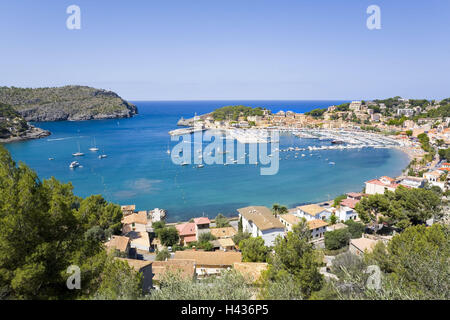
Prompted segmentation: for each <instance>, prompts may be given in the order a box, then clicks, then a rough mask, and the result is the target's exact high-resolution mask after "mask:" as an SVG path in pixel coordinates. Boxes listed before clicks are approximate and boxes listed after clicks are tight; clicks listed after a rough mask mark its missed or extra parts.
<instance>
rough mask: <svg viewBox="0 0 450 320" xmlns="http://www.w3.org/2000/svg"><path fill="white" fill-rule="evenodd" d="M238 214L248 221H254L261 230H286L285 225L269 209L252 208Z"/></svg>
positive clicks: (246, 208)
mask: <svg viewBox="0 0 450 320" xmlns="http://www.w3.org/2000/svg"><path fill="white" fill-rule="evenodd" d="M238 212H239V213H240V214H241V215H242V216H243V217H244V218H245V219H247V220H249V221H250V220H251V221H253V223H254V224H255V225H256V226H257V227H258V229H259V230H262V231H264V230H270V229H284V226H283V224H282V223H281V222H280V220H278V219H277V218H275V217H274V215H273V214H272V211H270V209H269V208H267V207H262V206H254V207H253V206H252V207H245V208H241V209H238Z"/></svg>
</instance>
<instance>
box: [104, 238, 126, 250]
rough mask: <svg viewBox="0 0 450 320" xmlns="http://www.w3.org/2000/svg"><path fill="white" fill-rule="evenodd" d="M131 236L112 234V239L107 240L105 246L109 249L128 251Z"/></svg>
mask: <svg viewBox="0 0 450 320" xmlns="http://www.w3.org/2000/svg"><path fill="white" fill-rule="evenodd" d="M129 243H130V238H128V237H124V236H112V237H111V240H109V241H108V242H105V246H106V248H108V249H112V248H116V249H117V250H119V251H121V252H125V251H127V248H128V244H129Z"/></svg>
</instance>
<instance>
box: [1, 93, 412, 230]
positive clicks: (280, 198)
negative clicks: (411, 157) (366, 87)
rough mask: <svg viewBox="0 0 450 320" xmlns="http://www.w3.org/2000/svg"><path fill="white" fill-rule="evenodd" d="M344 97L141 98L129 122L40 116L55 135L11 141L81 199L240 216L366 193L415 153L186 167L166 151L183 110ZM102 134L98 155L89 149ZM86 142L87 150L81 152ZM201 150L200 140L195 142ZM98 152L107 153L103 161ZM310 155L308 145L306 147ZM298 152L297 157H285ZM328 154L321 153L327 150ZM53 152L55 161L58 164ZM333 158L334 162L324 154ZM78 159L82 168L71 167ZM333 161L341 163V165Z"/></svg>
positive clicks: (284, 106) (309, 105)
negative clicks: (254, 209) (273, 168)
mask: <svg viewBox="0 0 450 320" xmlns="http://www.w3.org/2000/svg"><path fill="white" fill-rule="evenodd" d="M342 102H343V101H183V102H180V101H177V102H169V101H164V102H139V101H138V102H134V103H135V104H136V105H137V107H138V109H139V115H137V116H135V117H133V118H130V119H113V120H97V121H80V122H68V121H63V122H41V123H36V124H35V125H37V126H39V127H41V128H44V129H47V130H50V131H51V132H52V135H51V136H49V137H46V138H44V139H40V140H30V141H25V142H17V143H11V144H7V145H6V147H7V149H8V150H9V151H10V152H11V154H12V156H13V158H14V160H16V161H23V162H25V163H26V164H27V165H29V166H30V167H31V168H33V169H34V170H36V171H37V173H38V174H39V177H40V178H41V179H45V178H49V177H51V176H55V177H56V178H57V179H59V180H61V181H64V182H69V181H70V182H72V184H73V185H74V192H75V193H76V194H77V195H79V196H83V197H85V196H88V195H91V194H102V195H103V196H104V197H105V198H106V199H107V200H110V201H113V202H115V203H118V204H136V206H137V208H138V209H141V210H144V209H153V208H155V207H159V208H164V209H166V210H168V220H169V221H182V220H188V219H189V218H191V217H194V216H201V215H205V216H209V217H210V218H212V217H215V216H216V215H217V213H219V212H221V213H224V214H226V215H235V214H236V209H237V208H240V207H244V206H248V205H266V206H271V205H272V204H273V203H275V202H278V203H281V204H284V205H287V206H289V207H293V206H295V205H298V204H302V203H308V202H317V201H322V200H329V199H332V198H334V197H335V196H337V195H339V194H342V193H345V192H350V191H360V190H362V188H363V186H364V181H367V180H369V179H372V178H374V177H378V176H381V175H391V176H395V175H398V174H400V173H401V170H402V169H403V168H404V167H405V166H406V165H407V164H408V158H407V156H406V155H404V154H403V153H401V152H400V151H397V150H389V149H367V148H366V149H362V150H360V151H358V150H342V151H338V150H326V151H314V152H312V154H313V155H312V156H310V155H309V152H303V153H305V154H306V157H304V158H301V157H299V158H297V159H295V158H294V153H292V152H291V153H280V155H281V158H282V160H281V161H280V168H279V171H278V174H276V175H272V176H262V175H260V167H259V166H255V165H237V164H236V165H228V166H223V165H211V166H208V165H206V166H205V167H204V168H202V169H197V168H195V167H194V166H193V165H188V166H179V165H175V164H173V163H172V161H171V157H170V155H168V154H167V153H166V150H167V148H168V145H169V143H170V145H171V146H173V145H175V143H176V142H170V136H169V135H168V131H169V130H173V129H175V128H176V122H177V121H178V119H179V118H180V117H181V116H184V117H192V116H193V115H194V112H197V113H198V114H203V113H205V112H209V111H212V110H214V109H216V108H218V107H221V106H224V105H235V104H244V105H249V106H261V107H267V108H270V109H271V110H272V111H275V112H276V111H278V110H280V109H281V110H292V111H296V112H305V111H308V110H311V109H313V108H316V107H327V106H329V105H332V104H338V103H342ZM94 138H95V141H96V144H97V146H98V147H99V148H100V151H99V152H98V153H95V152H91V151H89V150H88V149H89V148H90V147H91V146H92V145H93V143H94ZM78 144H79V145H80V149H81V151H82V152H84V153H85V156H84V157H78V158H77V159H75V158H74V157H73V156H72V153H74V152H76V151H78ZM324 144H325V145H327V144H330V142H329V141H328V142H326V141H318V140H311V139H299V138H296V137H293V136H292V135H282V136H281V137H280V148H287V147H290V146H293V147H296V146H298V147H305V146H308V145H315V146H318V145H324ZM194 147H195V146H194ZM99 153H106V154H107V155H108V157H107V158H105V159H102V160H100V159H98V154H99ZM301 153H302V152H300V154H301ZM288 154H289V158H287V159H286V156H287V155H288ZM319 156H320V157H319ZM49 157H53V158H55V160H53V161H49V160H48V158H49ZM325 159H328V160H325ZM73 160H78V161H79V162H80V163H81V165H82V166H83V168H77V169H75V170H70V169H69V164H70V162H71V161H73ZM329 161H333V162H335V163H336V165H334V166H330V165H329V164H328V162H329Z"/></svg>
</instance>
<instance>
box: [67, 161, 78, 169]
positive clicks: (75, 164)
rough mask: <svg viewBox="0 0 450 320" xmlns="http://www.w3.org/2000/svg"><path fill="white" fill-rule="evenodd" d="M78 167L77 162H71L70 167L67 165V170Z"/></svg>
mask: <svg viewBox="0 0 450 320" xmlns="http://www.w3.org/2000/svg"><path fill="white" fill-rule="evenodd" d="M79 166H80V163H79V162H78V161H72V162H71V163H70V165H69V168H70V169H74V168H76V167H79Z"/></svg>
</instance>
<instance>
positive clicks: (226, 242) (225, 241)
mask: <svg viewBox="0 0 450 320" xmlns="http://www.w3.org/2000/svg"><path fill="white" fill-rule="evenodd" d="M217 241H218V242H219V244H220V246H221V247H222V248H225V247H234V241H233V239H231V238H223V239H218V240H217Z"/></svg>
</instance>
